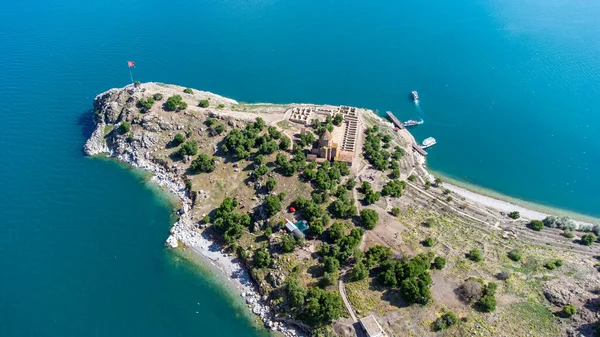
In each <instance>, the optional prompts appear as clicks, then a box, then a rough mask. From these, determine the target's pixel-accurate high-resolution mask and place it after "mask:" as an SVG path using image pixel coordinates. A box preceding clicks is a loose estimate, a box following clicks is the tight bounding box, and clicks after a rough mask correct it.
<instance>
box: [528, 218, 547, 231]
mask: <svg viewBox="0 0 600 337" xmlns="http://www.w3.org/2000/svg"><path fill="white" fill-rule="evenodd" d="M529 228H531V229H533V230H534V231H541V230H542V229H543V228H544V223H543V222H541V221H540V220H531V222H530V223H529Z"/></svg>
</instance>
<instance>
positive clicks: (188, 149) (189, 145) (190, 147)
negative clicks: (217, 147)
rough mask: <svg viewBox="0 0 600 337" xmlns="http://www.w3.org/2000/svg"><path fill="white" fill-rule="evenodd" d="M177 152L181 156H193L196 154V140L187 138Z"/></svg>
mask: <svg viewBox="0 0 600 337" xmlns="http://www.w3.org/2000/svg"><path fill="white" fill-rule="evenodd" d="M177 153H178V154H179V155H180V156H182V157H183V156H195V155H196V154H198V142H196V141H195V140H188V141H187V142H185V143H183V144H182V145H181V147H180V148H179V150H178V151H177Z"/></svg>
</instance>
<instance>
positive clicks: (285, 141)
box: [279, 135, 292, 150]
mask: <svg viewBox="0 0 600 337" xmlns="http://www.w3.org/2000/svg"><path fill="white" fill-rule="evenodd" d="M291 145H292V141H291V140H290V138H289V137H288V136H286V135H281V137H280V139H279V148H280V149H282V150H287V149H289V148H290V146H291Z"/></svg>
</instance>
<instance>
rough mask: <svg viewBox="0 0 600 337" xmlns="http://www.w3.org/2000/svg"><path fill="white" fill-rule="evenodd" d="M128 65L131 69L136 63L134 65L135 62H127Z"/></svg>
mask: <svg viewBox="0 0 600 337" xmlns="http://www.w3.org/2000/svg"><path fill="white" fill-rule="evenodd" d="M127 65H128V66H129V68H131V67H133V66H134V65H135V63H133V61H127Z"/></svg>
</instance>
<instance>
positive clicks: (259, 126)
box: [254, 117, 266, 131]
mask: <svg viewBox="0 0 600 337" xmlns="http://www.w3.org/2000/svg"><path fill="white" fill-rule="evenodd" d="M265 126H266V124H265V120H264V119H262V118H260V117H256V120H255V121H254V128H255V129H257V130H259V131H261V130H262V129H264V128H265Z"/></svg>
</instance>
